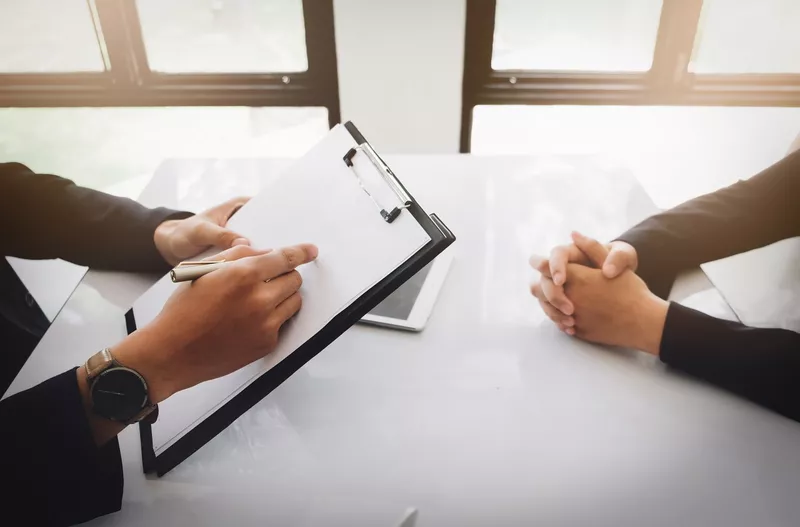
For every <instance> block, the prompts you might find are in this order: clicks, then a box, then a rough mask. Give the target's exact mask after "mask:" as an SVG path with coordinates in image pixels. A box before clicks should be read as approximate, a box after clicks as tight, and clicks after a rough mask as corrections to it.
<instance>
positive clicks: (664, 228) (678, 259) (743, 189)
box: [618, 151, 800, 298]
mask: <svg viewBox="0 0 800 527" xmlns="http://www.w3.org/2000/svg"><path fill="white" fill-rule="evenodd" d="M798 200H800V151H798V152H795V153H794V154H792V155H790V156H788V157H786V158H784V159H783V160H782V161H780V162H778V163H776V164H775V165H772V166H771V167H770V168H768V169H766V170H764V171H763V172H761V173H760V174H758V175H756V176H753V177H752V178H750V179H748V180H746V181H740V182H738V183H736V184H734V185H732V186H730V187H727V188H724V189H722V190H719V191H717V192H713V193H711V194H707V195H705V196H700V197H699V198H696V199H693V200H691V201H688V202H686V203H684V204H683V205H679V206H678V207H675V208H674V209H671V210H668V211H666V212H663V213H661V214H657V215H655V216H652V217H651V218H648V219H646V220H644V221H643V222H641V223H640V224H639V225H637V226H635V227H634V228H632V229H631V230H629V231H628V232H626V233H624V234H623V235H622V236H620V237H619V238H618V239H620V240H622V241H626V242H628V243H630V244H631V245H633V246H634V247H635V248H636V252H637V253H638V255H639V269H638V270H637V274H638V275H639V276H641V277H642V279H643V280H644V281H645V282H647V285H648V287H650V290H651V291H653V293H655V294H657V295H659V296H660V297H662V298H666V297H667V296H668V295H669V291H670V288H671V287H672V282H673V281H674V280H675V277H676V276H677V274H678V273H679V272H681V271H684V270H687V269H691V268H694V267H697V266H698V265H700V264H701V263H705V262H710V261H713V260H718V259H720V258H725V257H726V256H731V255H734V254H738V253H741V252H745V251H749V250H751V249H756V248H758V247H763V246H765V245H769V244H771V243H774V242H776V241H779V240H783V239H785V238H791V237H793V236H798V235H800V206H798Z"/></svg>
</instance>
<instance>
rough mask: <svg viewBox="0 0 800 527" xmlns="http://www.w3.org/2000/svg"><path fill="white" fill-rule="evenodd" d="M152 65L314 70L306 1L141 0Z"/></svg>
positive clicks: (164, 68) (196, 69)
mask: <svg viewBox="0 0 800 527" xmlns="http://www.w3.org/2000/svg"><path fill="white" fill-rule="evenodd" d="M137 3H138V7H139V18H140V20H141V24H142V33H143V35H144V41H145V47H146V48H147V58H148V61H149V63H150V69H152V70H153V71H159V72H164V73H264V72H298V71H306V70H307V69H308V59H307V57H306V43H305V42H306V41H305V25H304V20H303V5H302V0H260V1H258V2H255V1H252V0H169V1H168V2H165V1H164V0H138V2H137Z"/></svg>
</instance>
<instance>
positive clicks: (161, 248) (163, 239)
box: [153, 220, 181, 265]
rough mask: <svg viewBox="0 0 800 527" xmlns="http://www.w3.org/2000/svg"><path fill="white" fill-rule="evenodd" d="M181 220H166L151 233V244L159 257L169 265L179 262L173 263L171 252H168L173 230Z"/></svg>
mask: <svg viewBox="0 0 800 527" xmlns="http://www.w3.org/2000/svg"><path fill="white" fill-rule="evenodd" d="M180 221H181V220H167V221H164V222H162V223H161V224H159V226H158V227H156V230H155V232H154V233H153V243H154V244H155V246H156V249H158V252H159V253H160V254H161V257H162V258H164V260H165V261H166V262H167V263H169V264H170V265H176V264H177V263H179V262H176V261H174V260H175V259H174V258H173V256H172V251H171V250H170V239H171V238H172V234H173V233H174V232H175V229H176V228H177V227H178V224H179V223H180Z"/></svg>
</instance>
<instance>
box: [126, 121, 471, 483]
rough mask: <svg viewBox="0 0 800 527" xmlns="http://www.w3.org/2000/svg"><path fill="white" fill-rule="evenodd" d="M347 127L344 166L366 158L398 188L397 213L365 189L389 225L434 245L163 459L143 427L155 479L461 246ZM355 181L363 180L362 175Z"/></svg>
mask: <svg viewBox="0 0 800 527" xmlns="http://www.w3.org/2000/svg"><path fill="white" fill-rule="evenodd" d="M344 127H345V128H346V129H347V131H348V132H350V135H351V136H352V137H353V139H354V140H355V142H356V144H357V145H358V147H356V148H352V149H350V150H349V151H348V152H343V153H342V162H343V163H345V164H347V165H348V166H350V167H351V168H352V162H351V160H352V158H353V156H355V155H361V154H362V153H363V155H366V156H368V157H369V158H370V161H371V162H372V164H373V165H374V167H375V169H376V170H380V171H381V172H382V176H383V178H384V180H385V181H386V183H387V184H388V185H389V186H390V187H392V190H393V191H394V194H395V195H396V196H397V197H398V205H397V206H396V207H389V208H387V207H384V206H383V205H385V204H381V203H378V202H377V201H376V200H375V199H374V198H373V197H372V195H370V194H369V191H368V190H367V189H366V188H365V189H364V191H365V192H366V193H367V194H368V195H369V197H370V199H372V200H373V202H375V204H376V206H377V208H378V210H379V212H380V214H381V216H382V217H383V218H384V220H385V221H387V222H389V223H391V222H392V221H393V220H394V218H396V217H397V216H398V215H399V214H405V213H408V214H411V215H412V216H413V217H414V219H416V220H417V222H418V223H419V224H420V226H421V227H422V228H423V229H424V230H425V232H427V233H428V236H430V238H431V240H430V241H429V242H428V243H427V244H426V245H425V246H424V247H423V248H422V249H420V250H419V251H417V253H415V254H414V255H413V256H412V257H411V258H409V259H408V260H407V261H406V262H405V263H404V264H402V265H401V266H400V267H399V268H397V269H395V270H394V271H393V272H392V273H390V274H389V275H388V276H386V277H385V278H384V279H383V280H381V281H380V282H378V283H377V284H376V285H375V286H373V287H372V288H371V289H369V290H367V291H366V292H365V293H364V294H363V295H361V297H359V298H358V299H357V300H356V301H355V302H353V303H352V304H350V305H349V306H348V307H347V308H345V309H344V310H343V311H342V312H341V313H339V314H338V315H336V317H334V318H333V319H332V320H331V321H330V322H329V323H328V324H327V325H326V326H325V327H324V328H323V329H322V330H320V331H319V332H318V333H316V334H315V335H314V336H313V337H311V338H310V339H309V340H307V341H306V342H305V343H304V344H302V345H301V346H300V347H299V348H297V349H296V350H295V351H294V352H293V353H291V354H290V355H288V356H287V357H286V358H284V359H283V360H282V361H281V362H279V363H278V364H276V365H275V366H273V367H272V368H271V369H270V370H268V371H267V372H265V373H264V374H262V375H261V376H260V377H259V378H258V379H256V380H255V381H253V382H252V383H250V384H249V385H248V386H247V387H246V388H244V389H243V390H242V391H241V392H239V393H238V394H237V395H236V396H234V397H233V398H231V399H230V400H229V401H228V402H226V403H225V404H224V405H222V406H221V407H219V408H217V409H216V410H215V411H214V412H212V413H211V414H209V415H208V416H206V418H205V419H204V420H203V421H202V422H200V423H198V424H197V425H195V426H194V428H192V429H191V430H190V431H188V432H187V433H185V434H184V435H183V436H182V437H181V438H179V439H178V440H176V441H175V442H174V443H173V444H172V445H170V446H169V447H168V448H167V449H166V450H165V451H164V452H162V453H161V454H159V455H156V453H155V449H154V448H153V434H152V429H151V425H150V424H149V423H145V422H140V423H139V435H140V437H141V443H142V466H143V469H144V472H145V473H155V474H157V475H158V476H159V477H160V476H163V475H164V474H166V473H167V472H169V471H170V470H172V469H173V468H175V467H176V466H178V465H179V464H180V463H181V462H183V461H184V460H185V459H186V458H188V457H189V456H191V455H192V454H193V453H195V452H196V451H197V450H199V449H200V447H202V446H203V445H205V444H206V443H208V442H209V441H210V440H211V439H213V438H214V437H215V436H216V435H217V434H219V433H220V432H222V431H223V430H224V429H225V428H227V427H228V426H229V425H230V424H231V423H233V422H234V421H235V420H236V419H238V418H239V416H241V415H242V414H244V413H245V412H246V411H247V410H249V409H250V408H252V407H253V406H254V405H255V404H256V403H258V402H259V401H261V400H262V399H263V398H264V397H266V396H267V395H268V394H269V393H270V392H271V391H272V390H274V389H275V388H277V387H278V386H280V385H281V384H282V383H283V381H285V380H286V379H288V378H289V377H290V376H291V375H292V374H294V373H295V372H296V371H297V370H299V369H300V368H301V367H302V366H303V365H305V364H306V363H307V362H308V361H310V360H311V359H313V358H314V357H315V356H316V355H317V354H318V353H319V352H321V351H322V350H324V349H325V348H326V347H328V345H329V344H331V343H332V342H333V341H334V340H336V339H337V338H339V336H340V335H342V333H344V332H345V331H347V330H348V329H349V328H350V327H351V326H353V325H354V324H355V323H356V322H358V321H359V320H361V318H362V317H363V316H364V315H366V314H367V313H369V312H370V311H371V310H372V309H373V308H375V306H377V305H378V304H380V303H381V302H382V301H383V300H384V299H385V298H386V297H387V296H389V295H390V294H391V293H393V292H394V291H395V290H396V289H397V288H398V287H400V286H401V285H403V284H404V283H405V282H406V281H407V280H409V279H410V278H411V277H413V276H414V275H415V274H416V273H417V272H419V271H420V270H422V268H424V267H425V266H426V265H428V264H429V263H430V262H431V261H433V259H434V258H436V257H437V256H438V255H439V254H441V253H442V251H444V250H445V249H446V248H447V247H449V246H450V245H451V244H452V243H453V242H454V241H455V239H456V238H455V236H454V235H453V233H452V232H451V231H450V229H448V228H447V226H446V225H445V224H444V223H443V222H442V221H441V220H440V219H439V218H438V217H437V216H436V215H435V214H430V215H428V214H427V213H426V212H425V211H424V210H423V209H422V207H420V206H419V204H418V203H417V202H416V201H415V200H414V198H413V197H412V196H411V195H410V194H409V193H408V191H407V190H406V189H405V187H404V186H403V184H402V183H401V182H400V180H399V179H397V177H396V176H395V175H394V173H393V172H392V170H391V169H390V168H389V167H388V165H386V163H385V162H384V161H383V159H381V158H380V156H379V155H378V154H377V153H376V152H375V150H374V149H373V148H372V147H371V146H370V145H369V143H368V142H367V140H366V139H365V138H364V136H363V135H361V132H359V131H358V129H357V128H356V127H355V125H354V124H353V123H352V122H347V123H345V124H344ZM354 174H355V172H354ZM355 175H356V177H358V175H357V174H355ZM125 322H126V325H127V329H128V334H131V333H133V332H134V331H136V320H135V317H134V314H133V308H131V309H129V310H128V312H127V313H125Z"/></svg>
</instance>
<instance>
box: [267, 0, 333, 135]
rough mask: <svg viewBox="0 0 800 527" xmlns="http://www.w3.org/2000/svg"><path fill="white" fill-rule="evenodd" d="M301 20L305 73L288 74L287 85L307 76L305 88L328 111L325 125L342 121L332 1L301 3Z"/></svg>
mask: <svg viewBox="0 0 800 527" xmlns="http://www.w3.org/2000/svg"><path fill="white" fill-rule="evenodd" d="M303 21H304V25H305V34H306V56H307V58H308V73H307V74H300V75H298V74H291V73H287V74H285V75H284V76H282V79H283V77H285V79H284V80H288V81H289V83H292V82H293V79H295V78H303V77H307V79H308V89H309V90H311V91H312V93H313V94H314V97H315V98H319V100H320V101H321V102H322V105H323V106H325V107H326V108H327V109H328V124H329V125H330V126H331V127H333V126H334V125H335V124H337V123H339V122H340V121H341V114H340V109H339V75H338V67H337V61H336V46H335V45H332V43H334V42H336V37H335V34H334V26H333V0H303Z"/></svg>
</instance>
